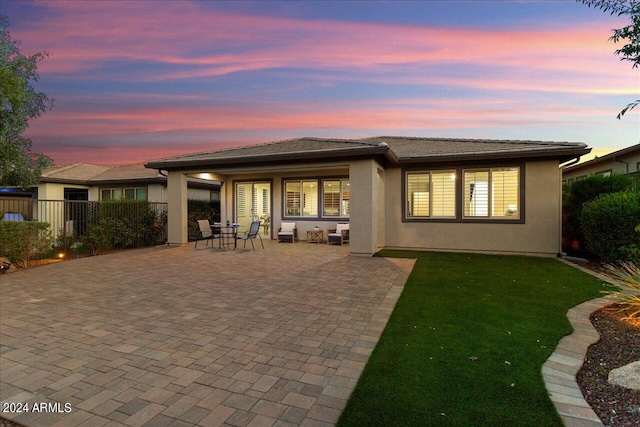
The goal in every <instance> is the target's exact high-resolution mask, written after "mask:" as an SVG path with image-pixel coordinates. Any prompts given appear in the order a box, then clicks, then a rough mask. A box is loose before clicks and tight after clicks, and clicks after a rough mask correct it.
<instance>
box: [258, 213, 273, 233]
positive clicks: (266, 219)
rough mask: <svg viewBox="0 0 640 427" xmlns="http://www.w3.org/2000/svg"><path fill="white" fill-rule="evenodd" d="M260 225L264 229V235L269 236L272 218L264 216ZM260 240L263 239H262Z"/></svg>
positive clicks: (267, 215)
mask: <svg viewBox="0 0 640 427" xmlns="http://www.w3.org/2000/svg"><path fill="white" fill-rule="evenodd" d="M260 225H261V226H262V227H264V234H267V233H268V232H269V226H270V225H271V217H270V215H269V214H264V215H262V216H261V217H260ZM260 239H262V237H261V238H260Z"/></svg>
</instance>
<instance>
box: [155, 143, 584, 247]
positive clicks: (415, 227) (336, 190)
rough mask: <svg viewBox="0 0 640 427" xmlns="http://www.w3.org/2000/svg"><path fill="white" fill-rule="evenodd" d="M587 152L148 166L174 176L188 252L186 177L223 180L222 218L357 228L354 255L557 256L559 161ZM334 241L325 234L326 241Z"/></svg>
mask: <svg viewBox="0 0 640 427" xmlns="http://www.w3.org/2000/svg"><path fill="white" fill-rule="evenodd" d="M590 151H591V150H590V148H588V147H587V146H586V145H585V144H582V143H560V142H537V141H492V140H465V139H430V138H405V137H376V138H367V139H360V140H345V139H318V138H300V139H293V140H287V141H279V142H273V143H269V144H260V145H253V146H246V147H239V148H233V149H225V150H219V151H212V152H208V153H198V154H188V155H183V156H177V157H170V158H164V159H156V160H151V161H149V162H147V163H146V167H148V168H152V169H156V170H159V171H162V172H163V173H166V174H167V175H168V198H167V200H168V209H169V210H168V215H169V224H168V227H169V230H168V231H169V242H170V243H175V244H185V243H187V226H186V222H187V204H186V197H185V193H186V191H187V188H188V187H187V182H188V179H190V178H192V177H196V178H200V179H211V180H215V181H219V182H221V183H222V187H221V190H220V191H221V212H222V220H223V221H227V220H229V221H233V222H237V223H240V224H241V225H242V226H243V227H248V224H249V223H250V222H251V221H252V220H257V219H259V218H262V217H265V216H269V217H270V218H271V225H272V227H270V228H269V229H268V231H266V230H265V231H263V232H264V233H266V236H267V237H271V238H274V237H275V236H276V235H277V229H278V227H279V225H280V224H281V223H282V221H295V222H296V224H297V228H298V235H299V237H300V238H301V239H302V240H304V239H305V238H306V232H307V231H308V230H311V229H313V228H314V226H316V225H318V226H320V228H322V229H323V230H327V229H329V228H335V225H336V224H337V223H338V222H349V223H350V244H349V247H350V252H351V253H352V254H354V255H367V256H369V255H372V254H374V253H375V252H376V251H378V250H379V249H380V248H397V249H419V250H439V251H471V252H476V251H477V252H494V253H519V254H536V255H544V256H555V255H557V254H558V253H559V252H560V251H561V246H560V245H561V169H560V167H559V166H560V164H561V163H564V162H567V161H571V160H574V159H578V158H579V157H580V156H582V155H584V154H587V153H589V152H590ZM325 239H326V234H325Z"/></svg>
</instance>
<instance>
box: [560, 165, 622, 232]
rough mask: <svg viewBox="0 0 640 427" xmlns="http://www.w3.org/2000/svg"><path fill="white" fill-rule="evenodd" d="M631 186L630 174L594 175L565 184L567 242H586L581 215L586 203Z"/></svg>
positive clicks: (564, 205)
mask: <svg viewBox="0 0 640 427" xmlns="http://www.w3.org/2000/svg"><path fill="white" fill-rule="evenodd" d="M631 186H632V180H631V178H630V177H629V176H628V175H611V176H609V177H604V176H602V175H594V176H590V177H588V178H585V179H581V180H580V181H576V182H574V183H573V184H569V185H565V186H564V188H563V195H562V237H563V239H564V241H565V242H566V244H567V245H570V244H571V243H572V242H573V241H574V240H577V241H578V242H582V243H584V237H583V235H582V232H581V226H580V215H581V213H582V207H583V206H584V204H585V203H587V202H590V201H592V200H594V199H596V198H597V197H598V196H600V195H602V194H611V193H618V192H621V191H626V190H628V189H629V188H631Z"/></svg>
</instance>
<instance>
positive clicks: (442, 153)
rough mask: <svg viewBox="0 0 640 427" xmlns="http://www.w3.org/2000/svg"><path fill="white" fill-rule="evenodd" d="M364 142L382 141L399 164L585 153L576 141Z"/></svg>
mask: <svg viewBox="0 0 640 427" xmlns="http://www.w3.org/2000/svg"><path fill="white" fill-rule="evenodd" d="M365 141H371V142H376V143H380V142H386V143H387V144H388V145H389V148H391V150H392V151H393V153H394V154H395V155H396V156H397V158H398V160H399V161H400V162H407V161H412V160H414V161H419V160H442V159H443V158H446V159H451V160H458V159H460V158H469V159H474V158H482V159H488V158H506V157H509V158H514V157H534V156H539V155H541V156H546V155H552V156H554V155H559V154H562V153H565V152H566V153H571V152H576V151H585V150H586V152H588V151H590V149H588V148H587V146H586V144H583V143H579V142H551V141H518V140H491V139H454V138H409V137H393V136H385V137H374V138H367V139H365Z"/></svg>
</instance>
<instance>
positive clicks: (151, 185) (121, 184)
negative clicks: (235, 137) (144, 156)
mask: <svg viewBox="0 0 640 427" xmlns="http://www.w3.org/2000/svg"><path fill="white" fill-rule="evenodd" d="M187 188H188V192H187V194H188V197H189V198H190V199H198V200H209V201H211V200H219V196H220V192H219V189H220V183H218V182H215V181H211V180H206V181H205V180H199V179H197V178H190V179H189V180H188V184H187ZM120 199H127V200H144V201H149V202H153V203H166V201H167V177H166V176H163V175H161V174H159V173H158V171H155V170H152V169H148V168H145V167H144V164H142V163H136V164H130V165H123V166H115V167H112V166H101V165H92V164H86V163H74V164H69V165H62V166H52V167H49V168H46V169H45V170H43V171H42V176H41V179H40V183H39V184H38V186H36V187H33V188H30V189H27V190H23V189H20V188H2V189H0V212H1V213H2V217H8V218H25V219H37V220H39V221H43V222H47V223H49V224H51V226H52V232H53V236H54V237H56V236H58V235H59V234H60V233H61V230H63V229H64V230H66V232H67V233H70V232H71V231H72V230H73V231H74V232H76V234H82V232H83V231H82V230H83V228H82V227H83V224H85V223H86V218H87V212H88V209H89V208H88V207H87V206H85V205H86V203H84V204H83V203H77V201H107V200H120ZM164 208H166V206H164V205H163V206H162V209H164Z"/></svg>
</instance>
